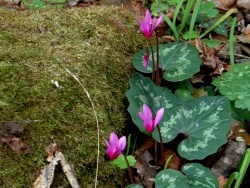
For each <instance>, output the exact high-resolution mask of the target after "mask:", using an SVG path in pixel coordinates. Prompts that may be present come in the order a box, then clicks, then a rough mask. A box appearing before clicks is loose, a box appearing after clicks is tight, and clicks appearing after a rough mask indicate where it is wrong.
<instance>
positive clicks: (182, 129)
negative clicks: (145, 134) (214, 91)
mask: <svg viewBox="0 0 250 188" xmlns="http://www.w3.org/2000/svg"><path fill="white" fill-rule="evenodd" d="M230 112H231V107H230V103H229V101H228V100H227V98H226V97H222V96H213V97H209V96H205V97H201V98H198V99H192V100H190V101H187V102H185V103H183V105H179V106H173V107H172V108H170V109H168V110H166V111H165V112H164V117H163V119H162V120H161V123H160V124H159V126H160V130H161V135H162V140H163V142H164V143H166V142H170V141H172V140H173V139H174V138H175V137H176V136H177V135H178V134H183V135H184V137H185V138H184V139H183V141H182V142H181V143H180V144H179V146H178V153H179V155H180V156H182V157H183V158H186V159H188V160H193V159H203V158H205V157H207V156H208V155H210V154H213V153H215V152H216V151H217V149H218V148H219V147H220V146H221V145H223V144H225V143H226V142H227V137H226V134H227V132H228V130H229V129H230V126H231V124H232V121H233V118H232V117H231V115H230ZM152 136H153V138H154V139H156V140H157V141H158V142H159V141H160V138H159V135H158V133H157V132H156V131H154V132H153V133H152Z"/></svg>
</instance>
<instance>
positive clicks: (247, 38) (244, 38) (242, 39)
mask: <svg viewBox="0 0 250 188" xmlns="http://www.w3.org/2000/svg"><path fill="white" fill-rule="evenodd" d="M236 38H237V39H238V40H239V41H240V42H243V43H248V44H250V34H247V35H245V34H241V35H237V36H236Z"/></svg>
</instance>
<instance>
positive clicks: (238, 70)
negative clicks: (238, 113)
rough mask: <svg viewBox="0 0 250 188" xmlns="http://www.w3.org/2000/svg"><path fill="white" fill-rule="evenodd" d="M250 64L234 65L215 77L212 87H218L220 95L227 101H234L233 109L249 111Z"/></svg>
mask: <svg viewBox="0 0 250 188" xmlns="http://www.w3.org/2000/svg"><path fill="white" fill-rule="evenodd" d="M249 83H250V62H249V63H240V64H235V65H233V66H232V68H231V69H230V70H229V71H228V72H227V73H224V74H223V75H222V76H220V77H217V78H216V79H215V80H214V81H213V83H212V84H213V85H215V86H217V87H219V91H220V93H221V94H223V95H225V96H226V97H227V98H228V99H229V100H235V107H236V108H241V109H248V110H249V111H250V100H249V98H250V84H249Z"/></svg>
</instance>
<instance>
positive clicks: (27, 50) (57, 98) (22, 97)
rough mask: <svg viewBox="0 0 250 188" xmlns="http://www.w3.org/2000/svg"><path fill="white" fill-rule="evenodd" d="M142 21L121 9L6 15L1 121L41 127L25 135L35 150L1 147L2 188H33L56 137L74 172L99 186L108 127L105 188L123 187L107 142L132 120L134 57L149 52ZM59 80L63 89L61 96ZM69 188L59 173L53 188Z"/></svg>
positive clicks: (0, 12)
mask: <svg viewBox="0 0 250 188" xmlns="http://www.w3.org/2000/svg"><path fill="white" fill-rule="evenodd" d="M143 44H144V42H143V39H142V37H141V34H139V32H138V24H137V23H136V21H135V19H134V15H133V14H132V13H131V12H129V11H127V10H125V9H122V8H118V7H99V6H97V7H91V8H73V9H69V8H62V9H53V8H49V9H40V10H34V11H29V10H27V11H21V12H20V11H10V10H7V9H0V80H1V84H0V121H25V120H39V122H33V123H30V124H28V125H27V126H26V128H25V129H24V131H23V132H22V133H21V134H20V135H19V136H20V138H21V139H22V140H23V142H24V143H26V144H29V145H31V147H32V150H31V152H30V154H28V155H25V156H24V155H20V154H17V153H15V152H14V151H12V150H11V149H10V148H9V147H8V146H7V145H2V144H0V185H1V187H2V188H6V187H8V188H10V187H11V188H20V187H32V184H33V182H34V181H35V179H36V178H37V177H38V175H39V174H40V172H41V169H42V168H43V166H44V165H45V164H46V153H45V148H46V147H47V146H48V145H49V144H50V141H51V136H53V138H54V140H55V141H56V142H57V143H58V144H59V146H60V148H61V150H62V152H63V153H64V155H65V157H66V158H67V159H68V161H69V163H70V164H71V165H72V166H73V168H74V170H75V172H76V176H77V178H78V180H79V182H80V185H81V186H82V187H93V185H94V177H95V170H96V155H97V128H96V122H95V118H94V113H93V111H92V108H91V104H90V102H89V100H88V98H87V95H86V94H85V92H84V91H83V89H82V88H81V86H80V85H79V84H78V83H77V82H76V81H75V80H74V78H72V76H71V75H69V74H68V73H67V72H66V71H65V69H64V68H63V66H65V67H67V68H68V69H69V70H71V71H72V72H73V73H75V74H76V75H77V76H78V77H79V79H80V80H81V81H82V83H83V85H84V86H85V87H86V89H87V90H88V92H89V94H90V96H91V98H92V99H93V102H94V104H95V107H96V111H97V115H98V119H99V123H100V134H101V135H100V136H101V138H100V140H101V150H100V153H101V156H100V172H99V176H98V180H99V186H98V187H107V188H108V187H112V188H114V187H120V186H119V185H120V184H122V181H123V180H124V177H123V178H122V176H124V173H123V171H120V170H118V169H117V168H116V167H114V166H112V165H110V161H109V160H108V159H107V157H105V146H104V140H105V139H107V138H108V136H109V134H110V132H111V131H116V132H120V131H121V130H122V128H123V127H124V126H125V121H126V119H128V118H129V116H128V113H127V112H126V108H127V106H126V105H125V103H126V98H125V94H124V93H125V91H126V90H127V89H128V88H129V77H130V76H131V75H132V73H133V71H134V70H133V68H132V65H131V55H132V54H133V53H134V52H136V51H137V50H138V49H139V48H141V47H142V46H143ZM51 80H56V81H58V82H59V84H60V85H61V86H62V87H63V88H62V89H58V88H56V87H55V85H53V84H52V82H51ZM59 186H61V187H69V184H68V182H67V180H66V177H65V176H64V175H63V173H62V172H61V171H60V169H58V171H56V175H55V181H54V183H53V186H52V187H59Z"/></svg>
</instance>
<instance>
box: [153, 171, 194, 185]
mask: <svg viewBox="0 0 250 188" xmlns="http://www.w3.org/2000/svg"><path fill="white" fill-rule="evenodd" d="M165 187H168V188H177V187H178V188H190V186H189V185H188V179H187V177H186V176H185V175H183V174H182V173H181V172H180V171H177V170H173V169H166V170H162V171H160V172H159V173H158V174H157V175H156V177H155V188H165Z"/></svg>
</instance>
